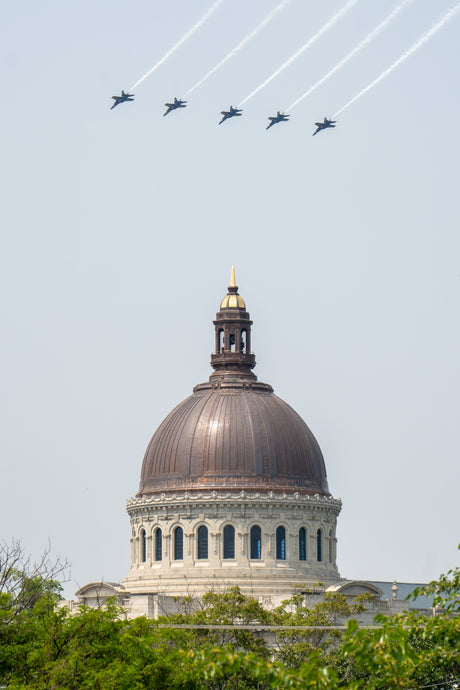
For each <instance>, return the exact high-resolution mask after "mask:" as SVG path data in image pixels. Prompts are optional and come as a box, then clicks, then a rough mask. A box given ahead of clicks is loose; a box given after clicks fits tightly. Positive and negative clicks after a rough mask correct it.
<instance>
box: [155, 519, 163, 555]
mask: <svg viewBox="0 0 460 690" xmlns="http://www.w3.org/2000/svg"><path fill="white" fill-rule="evenodd" d="M162 558H163V535H162V534H161V529H160V528H159V527H157V529H156V530H155V560H156V561H161V559H162Z"/></svg>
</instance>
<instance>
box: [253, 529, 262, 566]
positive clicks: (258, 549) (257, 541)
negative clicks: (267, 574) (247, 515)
mask: <svg viewBox="0 0 460 690" xmlns="http://www.w3.org/2000/svg"><path fill="white" fill-rule="evenodd" d="M250 541H251V546H250V557H251V558H252V559H259V558H260V557H261V555H262V532H261V530H260V527H259V526H258V525H254V527H251V533H250Z"/></svg>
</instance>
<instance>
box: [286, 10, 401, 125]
mask: <svg viewBox="0 0 460 690" xmlns="http://www.w3.org/2000/svg"><path fill="white" fill-rule="evenodd" d="M412 2H414V0H403V2H401V3H400V4H399V5H398V6H397V7H395V8H394V10H393V11H392V12H390V14H389V15H388V16H387V17H385V19H384V20H383V21H381V22H380V24H378V25H377V26H376V27H375V29H373V30H372V31H371V32H370V33H369V34H368V35H367V36H366V37H365V38H363V40H362V41H361V42H360V43H358V45H357V46H356V47H355V48H353V50H352V51H351V52H350V53H348V55H346V56H345V57H344V58H343V60H341V61H340V62H339V63H337V65H336V66H335V67H333V68H332V69H330V70H329V72H327V74H325V75H324V77H322V78H321V79H320V80H319V81H317V82H316V84H313V86H312V87H311V88H309V89H308V91H306V92H305V93H304V94H303V95H302V96H300V98H298V99H297V100H296V101H294V103H292V104H291V105H290V106H289V108H285V110H284V112H289V111H291V110H292V109H293V108H295V107H296V105H298V104H299V103H300V102H301V101H303V100H304V98H307V96H309V95H310V94H311V93H313V91H315V89H317V88H318V87H319V86H321V85H322V84H324V82H325V81H327V79H329V77H332V75H333V74H335V73H336V72H338V71H339V69H341V68H342V67H343V66H344V65H346V64H347V62H349V60H351V59H352V58H353V57H354V56H355V55H356V54H357V53H359V52H360V51H361V50H362V49H363V48H365V47H366V46H367V45H369V43H371V42H372V41H373V40H374V38H376V37H377V36H378V35H379V34H380V33H381V32H382V31H383V30H384V29H386V28H387V26H389V25H390V24H391V22H392V21H393V19H395V18H396V17H397V16H398V14H400V12H402V11H403V9H404V8H405V7H407V5H410V4H411V3H412Z"/></svg>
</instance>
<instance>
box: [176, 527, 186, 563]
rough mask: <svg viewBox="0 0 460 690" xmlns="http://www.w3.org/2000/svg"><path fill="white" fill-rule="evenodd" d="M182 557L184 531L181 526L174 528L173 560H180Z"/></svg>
mask: <svg viewBox="0 0 460 690" xmlns="http://www.w3.org/2000/svg"><path fill="white" fill-rule="evenodd" d="M183 558H184V531H183V529H182V527H176V529H175V530H174V560H175V561H181V560H182V559H183Z"/></svg>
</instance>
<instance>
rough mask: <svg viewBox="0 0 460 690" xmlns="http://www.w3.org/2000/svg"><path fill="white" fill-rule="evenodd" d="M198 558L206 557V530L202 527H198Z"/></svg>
mask: <svg viewBox="0 0 460 690" xmlns="http://www.w3.org/2000/svg"><path fill="white" fill-rule="evenodd" d="M197 555H198V558H207V557H208V528H207V527H205V526H204V525H201V527H198V554H197Z"/></svg>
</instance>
